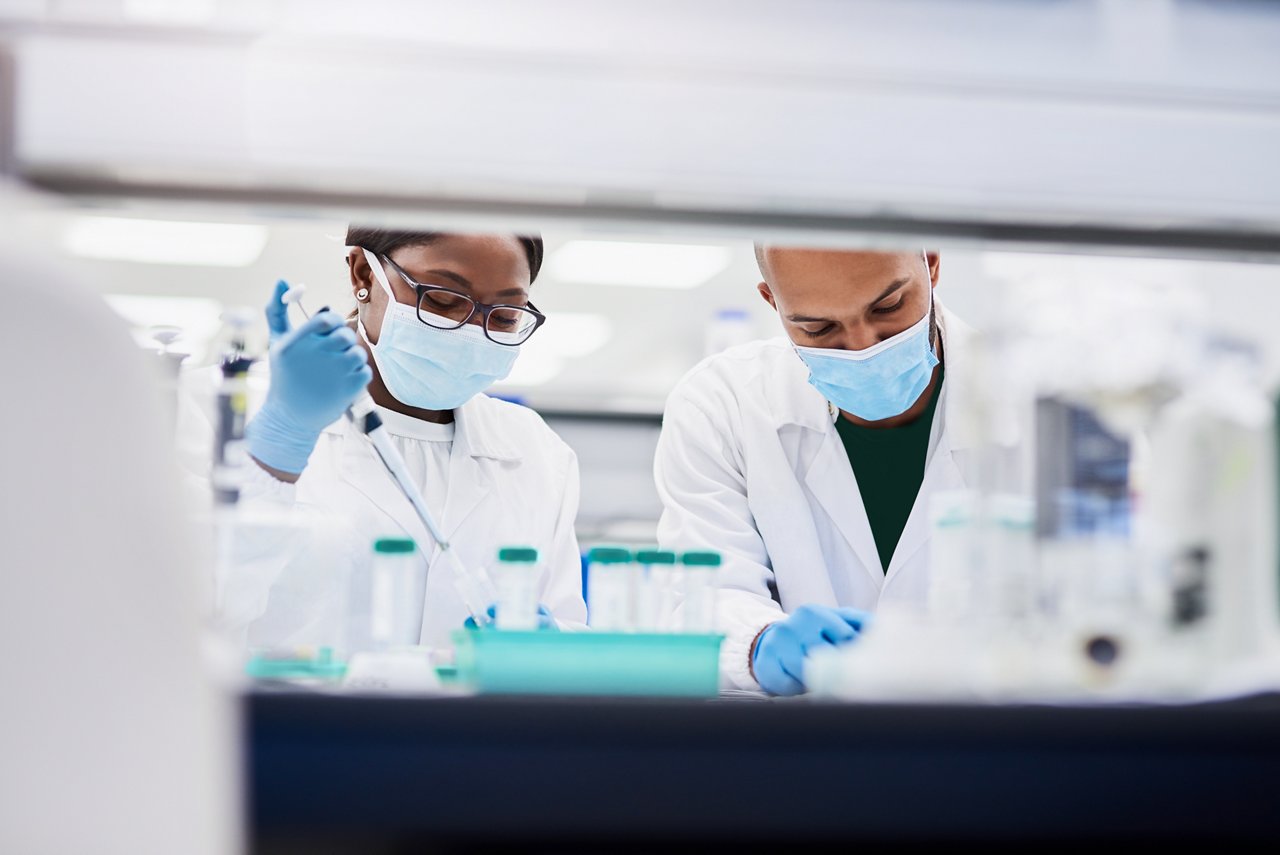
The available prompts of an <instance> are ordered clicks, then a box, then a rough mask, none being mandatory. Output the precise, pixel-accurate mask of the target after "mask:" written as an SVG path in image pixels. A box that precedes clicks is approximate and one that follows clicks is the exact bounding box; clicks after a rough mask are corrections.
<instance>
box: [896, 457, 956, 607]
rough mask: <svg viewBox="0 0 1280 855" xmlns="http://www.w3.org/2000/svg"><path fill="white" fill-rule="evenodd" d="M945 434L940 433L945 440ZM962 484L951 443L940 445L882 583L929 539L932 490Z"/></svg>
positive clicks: (951, 487) (931, 459) (925, 475)
mask: <svg viewBox="0 0 1280 855" xmlns="http://www.w3.org/2000/svg"><path fill="white" fill-rule="evenodd" d="M945 439H946V435H945V432H944V434H943V440H944V441H945ZM964 486H965V483H964V476H963V474H962V472H961V469H960V466H959V465H958V464H957V463H956V459H955V452H954V451H953V450H952V449H951V447H950V445H946V446H944V445H942V444H941V443H940V444H939V446H938V448H937V450H936V451H935V452H934V453H933V455H932V456H931V457H930V459H929V464H928V466H926V467H925V472H924V478H923V479H922V480H921V482H920V492H919V493H917V494H916V500H915V503H914V504H913V505H912V506H911V514H910V515H909V516H908V517H907V524H906V525H905V526H903V529H902V535H901V536H900V537H899V538H898V545H897V547H895V548H894V550H893V558H891V559H890V560H889V572H888V573H886V574H885V583H886V584H887V583H888V582H890V581H892V580H893V577H894V576H896V575H897V574H898V571H900V570H901V569H902V567H903V565H904V564H906V563H907V562H908V561H910V560H911V558H912V557H913V556H914V555H915V554H916V553H917V552H919V551H920V548H921V547H922V546H924V545H925V543H926V542H928V540H929V536H930V534H931V533H932V525H931V524H930V521H929V496H930V495H932V494H933V492H934V491H935V490H957V489H960V488H962V487H964Z"/></svg>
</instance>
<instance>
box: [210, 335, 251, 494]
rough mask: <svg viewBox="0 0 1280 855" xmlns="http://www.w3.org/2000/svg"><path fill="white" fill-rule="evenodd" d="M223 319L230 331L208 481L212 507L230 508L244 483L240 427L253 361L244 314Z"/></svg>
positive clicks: (221, 372) (244, 454)
mask: <svg viewBox="0 0 1280 855" xmlns="http://www.w3.org/2000/svg"><path fill="white" fill-rule="evenodd" d="M223 320H224V321H225V322H226V324H227V327H228V329H229V330H230V340H229V346H228V349H227V351H226V352H225V353H224V354H223V356H222V360H221V363H220V364H219V382H218V393H217V404H216V416H215V418H216V419H217V423H216V425H215V429H214V443H213V467H212V469H211V471H210V477H209V481H210V484H211V486H212V487H213V498H214V503H215V504H217V505H234V504H235V503H236V502H238V501H239V500H240V487H241V485H242V484H243V483H244V467H245V465H246V463H247V460H248V454H247V451H246V448H245V444H244V426H245V415H246V412H247V411H248V401H249V386H248V380H249V368H250V367H251V366H252V365H253V362H254V360H253V358H252V357H250V356H249V355H248V353H247V352H246V345H245V337H246V333H247V332H248V329H249V323H250V319H249V316H248V313H247V312H244V311H235V310H233V311H228V312H224V313H223Z"/></svg>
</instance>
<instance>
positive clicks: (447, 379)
mask: <svg viewBox="0 0 1280 855" xmlns="http://www.w3.org/2000/svg"><path fill="white" fill-rule="evenodd" d="M364 257H365V258H366V259H367V260H368V262H369V267H370V268H371V269H372V270H373V275H374V277H375V278H376V279H377V280H378V284H380V285H381V286H382V287H383V290H385V291H386V292H387V301H388V302H387V310H386V313H385V314H384V315H383V316H382V331H381V332H380V333H379V334H378V343H377V344H374V343H373V342H371V341H369V334H368V333H367V332H366V331H365V328H364V324H363V323H359V324H357V328H358V329H359V330H360V335H361V336H363V337H364V340H365V341H367V342H369V349H370V350H371V351H373V361H374V364H376V365H377V366H378V375H379V376H380V377H381V378H382V382H383V383H384V384H386V387H387V391H388V392H390V393H391V394H392V396H393V397H394V398H395V399H396V400H397V401H400V402H401V403H405V404H408V405H409V406H411V407H421V408H422V409H424V410H452V409H454V408H456V407H460V406H462V405H463V404H465V403H466V402H467V401H469V400H471V398H472V397H474V396H475V395H477V394H478V393H480V392H483V391H484V390H485V389H487V388H489V387H490V386H492V385H493V384H494V383H496V382H498V381H499V380H501V379H503V378H504V377H506V376H507V375H508V374H510V373H511V367H512V366H513V365H514V364H515V361H516V356H518V355H519V351H520V348H519V347H508V346H505V345H501V344H496V343H494V342H492V341H490V340H489V339H488V338H487V337H485V334H484V330H482V329H481V328H480V327H479V326H477V325H476V324H463V325H462V326H461V327H459V328H458V329H456V330H440V329H435V328H434V327H429V326H427V325H426V324H424V323H422V321H420V320H418V311H417V308H416V307H414V306H408V305H405V304H404V303H400V302H398V301H397V300H396V296H395V292H394V291H392V290H391V283H389V282H388V281H387V273H386V271H385V270H384V269H383V268H382V262H381V261H379V260H378V258H377V256H375V255H374V254H373V253H372V252H370V251H369V250H367V249H366V250H364ZM424 314H427V313H426V312H424ZM440 321H441V323H442V324H448V323H450V321H449V319H448V318H441V319H440Z"/></svg>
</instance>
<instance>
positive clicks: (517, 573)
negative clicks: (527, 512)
mask: <svg viewBox="0 0 1280 855" xmlns="http://www.w3.org/2000/svg"><path fill="white" fill-rule="evenodd" d="M493 581H494V585H495V587H496V588H497V595H498V602H497V609H496V621H495V624H496V626H497V628H498V629H502V630H532V629H537V628H538V621H539V615H538V587H537V583H538V550H536V549H534V548H533V547H529V546H505V547H503V548H502V549H499V550H498V564H497V566H496V567H495V568H494V572H493Z"/></svg>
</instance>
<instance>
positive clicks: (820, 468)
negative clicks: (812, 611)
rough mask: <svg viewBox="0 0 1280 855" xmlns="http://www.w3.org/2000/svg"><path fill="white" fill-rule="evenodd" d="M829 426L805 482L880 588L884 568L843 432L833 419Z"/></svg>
mask: <svg viewBox="0 0 1280 855" xmlns="http://www.w3.org/2000/svg"><path fill="white" fill-rule="evenodd" d="M826 428H827V430H825V431H824V432H823V433H822V434H821V441H820V445H819V446H818V452H817V454H815V455H814V457H813V460H812V461H811V462H810V463H809V468H808V470H807V471H806V472H805V476H804V479H805V484H807V485H808V487H809V491H810V492H811V493H813V496H814V498H815V499H817V501H818V504H819V505H821V506H822V509H823V510H824V511H826V514H827V516H828V517H830V518H831V520H832V521H833V522H835V525H836V528H837V529H838V530H839V531H840V534H841V535H842V536H843V537H844V539H845V540H846V541H848V543H849V546H850V547H852V548H853V551H854V554H856V555H857V556H858V560H859V561H860V562H861V563H862V566H863V568H864V569H865V570H866V572H867V574H868V575H869V576H870V577H871V579H872V581H873V582H874V583H875V586H876V587H877V588H879V587H880V586H881V585H882V584H884V570H883V569H882V567H881V564H880V553H879V552H878V551H877V550H876V541H875V536H874V535H873V534H872V533H871V522H870V521H869V520H868V519H867V512H866V508H865V507H863V504H862V493H861V492H860V491H859V489H858V482H857V479H856V478H855V477H854V475H853V466H852V465H850V463H849V455H848V453H847V452H846V451H845V449H844V443H843V442H841V440H840V434H839V433H838V432H837V431H836V428H835V425H834V424H831V423H830V422H828V423H827V424H826ZM833 569H834V568H833Z"/></svg>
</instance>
